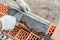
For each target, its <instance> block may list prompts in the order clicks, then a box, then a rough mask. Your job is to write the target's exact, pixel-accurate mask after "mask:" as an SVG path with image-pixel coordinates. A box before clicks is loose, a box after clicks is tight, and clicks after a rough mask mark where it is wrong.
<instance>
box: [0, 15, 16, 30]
mask: <svg viewBox="0 0 60 40" xmlns="http://www.w3.org/2000/svg"><path fill="white" fill-rule="evenodd" d="M0 21H1V23H2V28H1V30H12V29H13V28H14V27H15V25H16V18H15V17H13V16H9V15H5V16H3V17H1V18H0Z"/></svg>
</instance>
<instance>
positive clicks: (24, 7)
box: [14, 0, 31, 13]
mask: <svg viewBox="0 0 60 40" xmlns="http://www.w3.org/2000/svg"><path fill="white" fill-rule="evenodd" d="M14 1H15V2H16V3H17V5H18V6H19V7H20V8H21V9H22V11H24V12H25V13H28V12H31V10H30V8H29V6H28V4H27V3H25V1H24V0H14Z"/></svg>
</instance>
